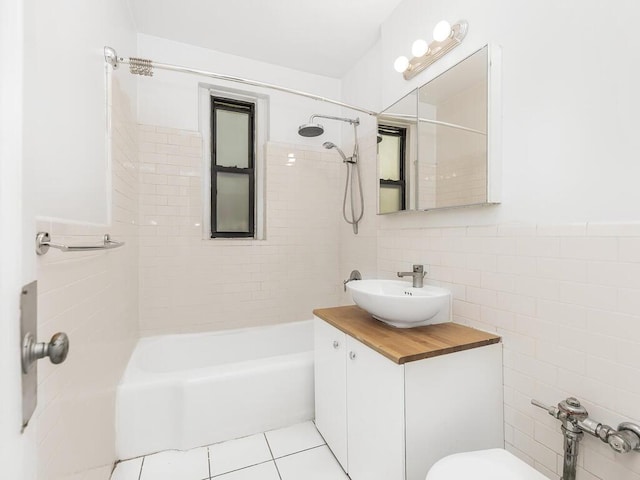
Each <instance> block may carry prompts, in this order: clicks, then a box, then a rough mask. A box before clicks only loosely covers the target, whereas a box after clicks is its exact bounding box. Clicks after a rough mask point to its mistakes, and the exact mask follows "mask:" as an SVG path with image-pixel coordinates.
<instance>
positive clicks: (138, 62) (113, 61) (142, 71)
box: [104, 47, 378, 121]
mask: <svg viewBox="0 0 640 480" xmlns="http://www.w3.org/2000/svg"><path fill="white" fill-rule="evenodd" d="M104 59H105V61H106V62H107V63H108V64H109V65H111V66H112V67H113V68H114V69H117V68H118V67H119V66H120V64H121V63H122V64H125V65H130V66H131V67H132V68H131V70H132V73H135V74H139V75H143V76H152V75H153V69H154V68H157V69H159V70H168V71H172V72H181V73H191V74H194V75H200V76H203V77H209V78H215V79H218V80H226V81H229V82H236V83H243V84H245V85H252V86H254V87H262V88H269V89H271V90H277V91H280V92H286V93H291V94H293V95H298V96H300V97H306V98H311V99H313V100H318V101H320V102H326V103H331V104H333V105H338V106H339V107H344V108H349V109H351V110H356V111H358V112H362V113H366V114H367V115H371V116H373V117H375V116H377V115H378V114H377V112H374V111H372V110H367V109H364V108H360V107H356V106H354V105H349V104H348V103H344V102H339V101H338V100H332V99H330V98H326V97H322V96H320V95H315V94H313V93H308V92H304V91H302V90H294V89H291V88H286V87H281V86H279V85H274V84H272V83H265V82H259V81H257V80H249V79H246V78H241V77H234V76H231V75H224V74H221V73H214V72H208V71H206V70H198V69H195V68H189V67H183V66H180V65H171V64H169V63H160V62H155V61H153V60H147V59H141V58H134V57H129V58H127V57H118V55H117V53H116V51H115V50H114V49H113V48H111V47H104ZM336 119H338V120H343V121H347V120H348V119H343V118H336Z"/></svg>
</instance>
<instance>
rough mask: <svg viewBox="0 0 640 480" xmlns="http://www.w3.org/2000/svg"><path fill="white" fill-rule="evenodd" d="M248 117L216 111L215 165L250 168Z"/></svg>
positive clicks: (226, 111)
mask: <svg viewBox="0 0 640 480" xmlns="http://www.w3.org/2000/svg"><path fill="white" fill-rule="evenodd" d="M249 126H250V124H249V115H248V114H246V113H239V112H230V111H228V110H222V109H217V110H216V165H219V166H222V167H238V168H250V167H251V165H249Z"/></svg>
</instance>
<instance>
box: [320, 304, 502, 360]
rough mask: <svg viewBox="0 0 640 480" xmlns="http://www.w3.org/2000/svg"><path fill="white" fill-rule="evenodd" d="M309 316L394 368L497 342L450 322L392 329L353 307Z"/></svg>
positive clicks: (497, 339)
mask: <svg viewBox="0 0 640 480" xmlns="http://www.w3.org/2000/svg"><path fill="white" fill-rule="evenodd" d="M313 314H314V315H316V316H317V317H319V318H321V319H322V320H324V321H325V322H327V323H329V324H331V325H333V326H334V327H336V328H337V329H338V330H341V331H343V332H344V333H346V334H347V335H349V336H351V337H353V338H355V339H357V340H359V341H360V342H362V343H364V344H365V345H367V346H369V347H371V348H373V349H374V350H375V351H376V352H378V353H380V354H382V355H384V356H385V357H387V358H388V359H390V360H392V361H394V362H395V363H398V364H403V363H407V362H413V361H415V360H422V359H423V358H429V357H437V356H438V355H445V354H447V353H454V352H460V351H462V350H468V349H470V348H476V347H482V346H484V345H491V344H492V343H499V342H500V337H499V336H497V335H493V334H491V333H487V332H483V331H481V330H476V329H475V328H470V327H465V326H464V325H460V324H457V323H452V322H448V323H438V324H435V325H427V326H424V327H413V328H395V327H392V326H390V325H387V324H386V323H383V322H380V321H378V320H376V319H374V318H373V317H372V316H371V314H369V313H367V312H366V311H364V310H362V309H361V308H360V307H358V306H356V305H349V306H347V307H333V308H320V309H317V310H314V311H313Z"/></svg>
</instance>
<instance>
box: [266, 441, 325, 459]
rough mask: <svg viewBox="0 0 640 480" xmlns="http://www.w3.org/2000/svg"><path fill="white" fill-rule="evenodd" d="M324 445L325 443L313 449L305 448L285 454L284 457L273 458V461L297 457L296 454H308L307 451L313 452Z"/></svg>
mask: <svg viewBox="0 0 640 480" xmlns="http://www.w3.org/2000/svg"><path fill="white" fill-rule="evenodd" d="M326 445H327V444H326V443H323V444H322V445H316V446H315V447H309V448H305V449H304V450H298V451H297V452H293V453H287V454H286V455H282V456H281V457H278V458H274V460H280V459H281V458H287V457H291V456H292V455H297V454H298V453H303V452H308V451H309V450H315V449H316V448H320V447H324V446H326Z"/></svg>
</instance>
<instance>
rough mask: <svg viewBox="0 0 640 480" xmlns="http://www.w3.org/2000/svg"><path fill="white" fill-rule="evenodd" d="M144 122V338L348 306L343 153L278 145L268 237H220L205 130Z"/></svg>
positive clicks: (272, 153) (272, 154) (271, 148)
mask: <svg viewBox="0 0 640 480" xmlns="http://www.w3.org/2000/svg"><path fill="white" fill-rule="evenodd" d="M139 128H140V164H141V165H140V166H141V175H140V329H141V333H142V335H144V336H146V335H156V334H165V333H184V332H195V331H208V330H221V329H229V328H240V327H248V326H254V325H267V324H273V323H280V322H290V321H297V320H304V319H307V318H310V317H311V311H312V310H313V309H314V308H317V307H322V306H330V305H336V304H337V303H338V300H339V298H340V293H341V291H340V287H341V284H340V282H339V278H340V277H339V274H338V269H339V253H340V252H339V249H340V245H339V232H340V230H339V229H340V225H339V222H340V216H341V214H340V208H341V201H342V190H341V187H340V185H339V184H340V179H341V177H340V176H339V174H340V173H341V172H340V170H339V169H340V168H341V163H340V161H339V160H338V158H335V155H334V153H335V152H328V151H326V150H324V149H322V148H321V147H318V148H309V147H300V146H296V145H288V144H277V143H270V144H268V145H267V146H266V151H265V158H266V169H265V170H266V179H265V181H266V187H265V190H266V219H265V224H266V238H265V240H248V239H231V240H230V239H210V238H207V232H204V229H203V224H204V223H205V221H204V220H205V215H206V213H205V208H204V201H205V198H207V196H206V195H203V190H202V189H203V184H204V181H203V178H202V174H203V172H205V171H206V172H208V167H207V168H205V167H203V164H204V162H206V161H207V160H208V159H203V153H202V140H201V138H200V134H199V133H198V132H190V131H181V130H175V129H169V128H162V127H155V126H148V125H141V126H140V127H139Z"/></svg>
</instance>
